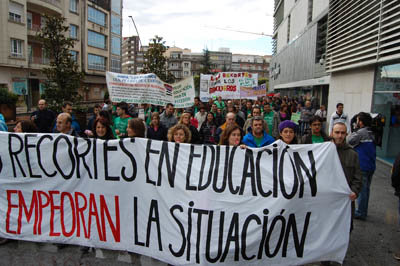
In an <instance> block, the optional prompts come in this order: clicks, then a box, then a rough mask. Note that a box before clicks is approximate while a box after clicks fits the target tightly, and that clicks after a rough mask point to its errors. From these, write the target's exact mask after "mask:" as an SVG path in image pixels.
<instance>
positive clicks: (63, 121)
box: [56, 113, 79, 137]
mask: <svg viewBox="0 0 400 266" xmlns="http://www.w3.org/2000/svg"><path fill="white" fill-rule="evenodd" d="M56 127H57V131H58V132H59V133H64V134H67V135H71V136H74V137H79V135H78V133H77V132H76V131H75V129H74V128H73V127H72V117H71V115H70V114H69V113H61V114H59V115H58V116H57V122H56Z"/></svg>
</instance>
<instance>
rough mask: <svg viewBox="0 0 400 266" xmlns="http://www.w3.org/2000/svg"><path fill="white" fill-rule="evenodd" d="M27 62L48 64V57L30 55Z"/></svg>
mask: <svg viewBox="0 0 400 266" xmlns="http://www.w3.org/2000/svg"><path fill="white" fill-rule="evenodd" d="M29 64H38V65H49V64H50V59H49V58H46V57H38V56H30V57H29Z"/></svg>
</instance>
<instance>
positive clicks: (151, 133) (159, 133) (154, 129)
mask: <svg viewBox="0 0 400 266" xmlns="http://www.w3.org/2000/svg"><path fill="white" fill-rule="evenodd" d="M167 133H168V130H167V129H166V128H165V127H164V125H163V124H161V123H160V114H159V113H158V112H153V113H151V122H150V125H149V126H148V127H147V138H149V139H155V140H167Z"/></svg>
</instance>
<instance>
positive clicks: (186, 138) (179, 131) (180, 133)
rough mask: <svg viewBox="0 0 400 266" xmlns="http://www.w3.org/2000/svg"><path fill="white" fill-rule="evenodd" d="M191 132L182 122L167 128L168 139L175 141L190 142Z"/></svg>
mask: <svg viewBox="0 0 400 266" xmlns="http://www.w3.org/2000/svg"><path fill="white" fill-rule="evenodd" d="M191 138H192V133H190V130H189V128H188V127H187V126H185V125H184V124H176V125H175V126H173V127H171V128H170V129H169V130H168V141H171V142H176V143H190V140H191Z"/></svg>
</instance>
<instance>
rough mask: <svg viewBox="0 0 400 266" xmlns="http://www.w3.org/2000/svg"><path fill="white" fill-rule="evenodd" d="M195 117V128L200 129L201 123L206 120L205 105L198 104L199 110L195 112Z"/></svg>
mask: <svg viewBox="0 0 400 266" xmlns="http://www.w3.org/2000/svg"><path fill="white" fill-rule="evenodd" d="M195 118H196V119H197V121H198V122H199V124H198V127H197V130H200V128H201V125H202V124H203V122H204V121H206V118H207V113H206V107H205V106H204V105H201V106H200V111H199V112H197V114H196V115H195Z"/></svg>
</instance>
